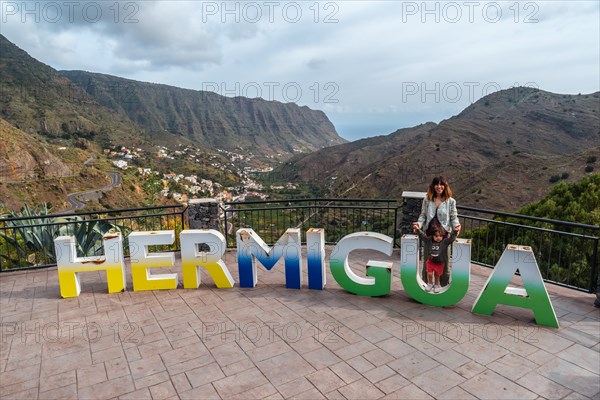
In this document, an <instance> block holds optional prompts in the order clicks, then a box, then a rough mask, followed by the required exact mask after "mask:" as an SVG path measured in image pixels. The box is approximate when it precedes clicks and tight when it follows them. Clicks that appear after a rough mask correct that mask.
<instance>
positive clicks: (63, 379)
mask: <svg viewBox="0 0 600 400" xmlns="http://www.w3.org/2000/svg"><path fill="white" fill-rule="evenodd" d="M75 384H77V375H76V371H75V370H72V371H67V372H63V373H62V374H57V375H53V376H52V377H51V378H50V379H42V380H40V386H39V388H40V393H43V392H48V391H50V390H54V389H59V388H61V387H65V386H69V385H75ZM75 389H77V388H75Z"/></svg>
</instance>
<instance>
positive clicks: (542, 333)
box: [533, 328, 573, 354]
mask: <svg viewBox="0 0 600 400" xmlns="http://www.w3.org/2000/svg"><path fill="white" fill-rule="evenodd" d="M535 336H536V339H537V340H538V341H537V343H533V345H534V346H535V347H537V348H539V349H542V350H545V351H547V352H548V353H552V354H556V353H558V352H561V351H563V350H565V349H567V348H568V347H570V346H572V345H573V342H572V341H571V340H567V339H565V338H563V337H560V336H559V335H558V334H557V333H556V332H555V331H554V330H552V328H541V329H540V330H539V331H537V332H536V334H535Z"/></svg>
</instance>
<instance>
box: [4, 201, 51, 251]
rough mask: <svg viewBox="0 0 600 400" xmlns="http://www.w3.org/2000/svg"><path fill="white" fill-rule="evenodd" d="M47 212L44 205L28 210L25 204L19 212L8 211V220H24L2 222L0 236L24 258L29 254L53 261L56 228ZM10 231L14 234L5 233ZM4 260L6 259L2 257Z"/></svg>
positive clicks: (46, 207)
mask: <svg viewBox="0 0 600 400" xmlns="http://www.w3.org/2000/svg"><path fill="white" fill-rule="evenodd" d="M48 211H49V209H48V206H47V205H46V204H43V205H40V206H37V207H34V208H29V206H28V205H27V204H25V205H24V206H23V208H22V209H21V211H20V212H13V211H10V212H9V213H8V215H7V216H8V218H26V219H17V220H14V221H4V227H5V229H4V233H0V236H1V237H2V238H4V240H6V241H7V242H8V244H9V245H11V246H12V247H14V248H15V250H16V251H17V252H18V253H19V254H20V255H21V256H22V257H24V258H28V256H29V255H30V254H31V253H36V254H41V255H43V256H44V258H46V259H48V260H50V261H51V262H52V261H55V256H54V238H55V237H56V233H57V232H58V228H57V226H56V225H52V224H53V223H54V222H55V220H54V218H50V217H48ZM11 230H12V231H13V232H14V234H13V235H9V234H7V233H6V232H7V231H11ZM18 237H20V238H21V240H19V239H18ZM4 258H8V257H6V256H4Z"/></svg>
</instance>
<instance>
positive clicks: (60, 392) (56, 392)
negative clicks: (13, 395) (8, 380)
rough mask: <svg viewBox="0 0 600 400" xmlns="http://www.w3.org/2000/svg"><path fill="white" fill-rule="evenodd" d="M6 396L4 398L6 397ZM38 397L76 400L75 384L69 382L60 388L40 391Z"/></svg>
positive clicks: (46, 399)
mask: <svg viewBox="0 0 600 400" xmlns="http://www.w3.org/2000/svg"><path fill="white" fill-rule="evenodd" d="M8 398H9V397H7V398H6V399H8ZM38 398H39V399H44V400H53V399H56V400H76V399H77V398H78V397H77V385H75V384H71V385H67V386H63V387H60V388H56V389H52V390H48V391H45V392H40V394H39V397H38Z"/></svg>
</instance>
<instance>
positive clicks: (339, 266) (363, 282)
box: [329, 232, 394, 296]
mask: <svg viewBox="0 0 600 400" xmlns="http://www.w3.org/2000/svg"><path fill="white" fill-rule="evenodd" d="M393 247H394V243H393V239H392V238H391V237H389V236H386V235H382V234H380V233H375V232H356V233H351V234H350V235H347V236H344V237H343V238H342V239H341V240H340V241H339V242H338V243H337V245H336V246H335V248H334V249H333V251H332V252H331V257H330V258H329V267H330V268H331V274H332V275H333V278H334V279H335V280H336V281H337V283H339V285H340V286H341V287H343V288H344V289H346V290H347V291H349V292H350V293H354V294H359V295H361V296H383V295H386V294H389V293H390V292H391V290H392V274H391V272H392V271H391V265H392V263H389V262H379V261H369V262H368V263H367V276H369V277H370V278H363V277H361V276H358V275H356V274H355V273H354V272H353V271H352V270H351V269H350V265H349V264H348V255H349V254H350V252H351V251H352V250H358V249H369V250H377V251H380V252H382V253H384V254H387V255H388V256H391V255H392V250H393Z"/></svg>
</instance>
